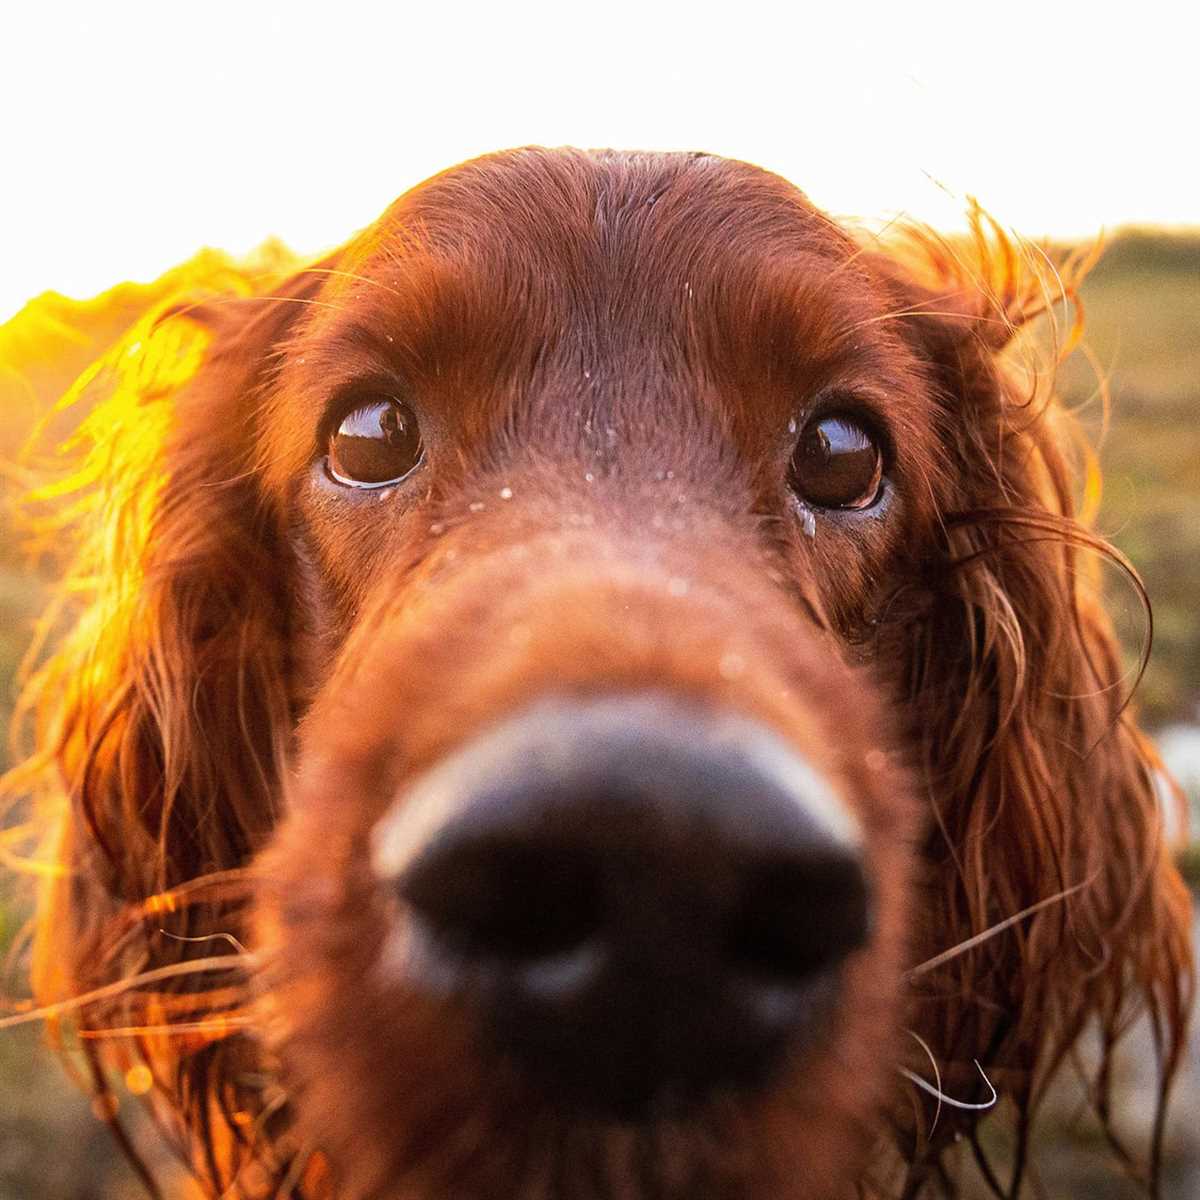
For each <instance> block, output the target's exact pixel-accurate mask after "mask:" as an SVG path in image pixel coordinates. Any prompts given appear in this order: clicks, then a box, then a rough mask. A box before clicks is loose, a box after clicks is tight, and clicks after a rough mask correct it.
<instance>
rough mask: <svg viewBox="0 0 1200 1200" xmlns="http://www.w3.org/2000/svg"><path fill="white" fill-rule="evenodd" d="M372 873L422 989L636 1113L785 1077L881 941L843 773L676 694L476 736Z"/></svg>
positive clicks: (514, 723) (407, 809) (573, 711)
mask: <svg viewBox="0 0 1200 1200" xmlns="http://www.w3.org/2000/svg"><path fill="white" fill-rule="evenodd" d="M373 866H374V869H375V871H376V874H377V875H378V877H379V878H380V879H381V880H382V881H383V882H385V883H386V884H387V885H389V886H391V887H394V889H395V891H396V892H397V893H398V895H399V897H400V899H401V901H402V902H403V904H404V905H405V906H406V907H407V909H408V912H407V920H408V925H407V932H408V933H409V934H410V937H409V939H408V941H407V945H408V947H409V954H408V956H407V959H406V970H407V971H408V973H409V980H408V982H409V983H410V984H411V985H414V986H419V987H422V988H426V989H431V990H435V991H447V992H450V993H452V994H454V995H456V996H457V997H458V998H460V999H465V1000H466V1001H467V1002H468V1003H469V1004H472V1005H474V1006H476V1011H477V1012H478V1013H479V1015H480V1017H481V1018H482V1021H483V1026H484V1029H485V1030H486V1032H487V1034H488V1036H489V1038H490V1039H491V1040H493V1042H494V1046H495V1048H496V1049H498V1050H499V1051H500V1052H501V1053H502V1054H504V1055H506V1056H508V1057H509V1058H510V1059H511V1060H515V1061H516V1063H517V1064H518V1065H519V1066H520V1068H521V1069H522V1070H523V1071H524V1072H526V1073H527V1074H530V1075H532V1076H534V1077H536V1079H537V1080H538V1081H539V1084H540V1085H543V1086H545V1087H546V1088H548V1089H551V1090H553V1091H554V1092H555V1093H556V1095H557V1096H558V1097H559V1098H560V1099H562V1098H566V1099H567V1100H569V1101H572V1102H576V1103H578V1104H580V1105H583V1106H586V1107H592V1108H599V1109H601V1110H604V1111H606V1112H607V1113H608V1114H609V1115H615V1116H618V1117H626V1116H633V1115H635V1114H637V1113H638V1112H640V1111H643V1110H645V1109H646V1107H647V1106H648V1105H650V1104H651V1103H652V1102H654V1101H655V1100H658V1099H662V1100H664V1101H666V1102H668V1103H670V1102H675V1103H678V1102H687V1101H690V1100H694V1099H696V1098H698V1097H701V1096H703V1095H705V1094H707V1093H709V1092H710V1091H712V1090H713V1089H715V1088H720V1087H724V1086H743V1087H745V1086H755V1085H758V1084H762V1083H764V1082H766V1081H767V1080H769V1078H770V1076H771V1073H772V1069H773V1068H774V1067H776V1066H778V1065H779V1064H780V1063H781V1062H782V1061H783V1060H784V1059H785V1058H786V1057H788V1055H789V1054H791V1053H792V1052H793V1051H794V1050H796V1049H797V1048H798V1047H799V1046H800V1045H801V1044H802V1043H803V1040H804V1038H805V1036H806V1035H808V1036H811V1035H813V1034H814V1033H816V1032H818V1031H819V1030H820V1028H821V1025H822V1022H823V1021H825V1020H827V1019H829V1018H830V1017H831V1016H832V1013H833V1010H834V1008H835V1007H836V1002H837V993H838V983H839V980H838V976H839V972H838V970H837V968H838V966H839V964H840V963H841V962H842V961H843V960H844V959H845V958H846V956H847V955H849V954H850V953H851V952H852V951H853V950H855V949H856V948H857V947H859V946H861V945H863V944H864V942H865V941H866V940H867V939H868V938H869V936H870V924H871V903H870V888H869V882H868V879H867V875H866V871H865V869H864V863H863V855H862V847H861V840H860V836H859V831H858V827H857V824H856V822H855V820H854V818H853V817H852V816H851V814H850V813H849V812H848V810H847V809H846V808H845V807H844V806H843V804H842V803H841V801H840V800H839V799H838V798H837V796H836V794H835V792H834V791H833V789H832V787H831V786H830V784H829V783H828V781H827V780H825V779H824V778H823V777H822V776H821V775H820V774H818V773H817V772H816V771H815V770H814V769H813V767H812V766H810V765H809V764H808V762H807V761H806V760H805V759H804V758H803V757H802V756H801V755H800V754H799V753H798V752H797V751H796V750H795V749H794V748H792V747H791V746H790V745H789V744H788V743H787V742H785V741H784V740H783V739H782V738H780V737H779V736H777V735H775V734H774V733H772V732H771V731H769V730H768V729H766V728H765V727H764V726H762V725H760V724H757V723H755V722H753V721H751V720H749V719H746V718H743V717H738V716H733V715H728V714H724V715H722V714H713V713H711V712H707V711H704V710H701V709H699V708H693V707H692V706H690V705H685V704H683V703H681V702H679V701H675V700H671V699H667V698H665V697H657V696H645V695H635V696H624V697H612V698H603V699H594V700H589V701H584V700H561V701H556V702H553V703H552V702H549V701H547V702H543V703H542V704H540V705H538V706H536V707H534V708H531V709H529V710H526V711H525V712H524V713H523V714H521V715H519V716H517V717H515V718H514V719H512V720H510V721H508V722H506V723H505V724H503V725H501V726H499V727H496V728H494V729H492V730H491V731H490V732H488V733H485V734H484V735H482V736H480V737H478V738H476V739H475V740H473V741H471V742H469V743H468V744H466V745H465V746H464V747H462V748H461V749H460V750H458V751H457V752H456V753H454V754H453V755H452V756H451V757H450V758H448V759H446V760H444V761H443V762H442V763H441V764H440V765H439V766H437V767H435V768H434V769H433V770H431V771H430V772H429V773H427V774H426V775H425V776H423V777H422V778H420V779H419V780H418V781H417V782H416V783H415V784H414V785H413V786H412V787H411V788H410V789H409V790H408V791H407V792H406V793H405V795H404V796H402V797H401V798H400V799H399V800H398V801H397V802H396V804H395V805H394V807H393V809H392V810H391V811H390V812H389V813H388V814H387V815H386V816H385V818H384V819H383V820H382V821H381V822H380V824H379V825H378V827H377V828H376V830H375V836H374V842H373Z"/></svg>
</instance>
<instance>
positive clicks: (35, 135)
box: [0, 0, 1200, 320]
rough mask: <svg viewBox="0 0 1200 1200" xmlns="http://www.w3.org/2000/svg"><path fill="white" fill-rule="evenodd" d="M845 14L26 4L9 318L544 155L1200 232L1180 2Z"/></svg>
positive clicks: (900, 206)
mask: <svg viewBox="0 0 1200 1200" xmlns="http://www.w3.org/2000/svg"><path fill="white" fill-rule="evenodd" d="M828 8H829V6H821V7H820V8H818V7H817V6H806V5H791V6H780V5H776V4H774V3H766V2H765V0H751V2H749V3H739V4H736V5H726V6H714V7H712V8H711V9H705V8H703V7H699V8H698V7H695V6H692V5H683V4H680V3H675V2H671V3H664V4H659V5H647V4H634V3H631V2H630V0H613V2H611V3H609V2H605V3H602V4H592V5H586V6H585V5H566V6H564V5H551V4H549V3H548V2H546V0H529V2H525V3H513V4H503V5H490V6H483V5H479V6H470V7H469V9H468V11H467V12H464V11H462V10H461V9H459V8H455V7H451V8H447V9H442V10H435V9H434V8H433V7H431V6H407V5H405V6H395V7H394V8H388V7H386V6H378V5H374V4H370V5H369V4H366V3H365V2H363V0H347V2H346V3H343V4H339V5H337V6H336V8H334V9H330V8H329V7H328V6H327V5H316V4H312V5H308V4H294V5H288V6H278V5H262V6H258V5H241V6H237V7H235V6H233V5H232V4H226V3H214V4H212V5H208V6H205V8H204V9H203V10H197V9H195V8H194V7H190V6H178V5H149V4H140V3H131V4H127V5H121V6H116V7H107V6H95V5H84V4H82V3H80V2H78V0H68V2H66V3H62V4H56V5H50V6H37V5H21V6H16V7H15V8H14V10H13V11H12V13H10V14H9V17H8V21H7V28H6V39H5V40H6V43H7V44H8V46H9V47H10V50H11V51H12V53H11V54H10V55H9V58H8V61H7V62H6V65H5V70H4V73H3V77H0V103H2V106H3V111H4V112H5V113H7V114H8V116H9V121H8V122H7V126H6V136H5V151H4V161H5V170H4V175H5V180H6V182H5V187H4V189H3V206H4V210H3V221H2V222H0V228H2V229H3V233H2V235H0V236H2V237H3V244H2V245H0V253H2V258H0V261H2V262H3V264H4V269H3V272H2V273H0V320H3V319H5V318H6V317H7V316H9V315H11V313H13V312H14V311H16V310H17V309H18V308H19V307H20V306H21V304H22V303H23V302H24V301H25V300H27V299H28V298H30V297H31V296H33V295H35V294H36V293H39V292H41V291H42V290H44V289H48V288H52V289H57V290H59V291H62V292H65V293H67V294H70V295H74V296H87V295H93V294H95V293H97V292H99V291H102V290H103V289H104V288H106V287H108V286H110V285H111V284H113V283H114V282H116V281H117V280H119V279H125V278H134V279H143V280H147V279H153V278H155V277H156V276H157V275H159V274H160V273H161V272H162V271H163V270H165V269H166V268H168V267H170V266H172V265H173V264H175V263H177V262H181V261H183V260H184V259H186V258H189V257H190V256H191V255H192V254H193V253H194V251H195V250H196V249H197V248H198V247H199V246H201V245H204V244H209V245H217V246H221V247H223V248H225V249H228V250H230V251H232V252H234V253H235V254H241V253H244V252H245V251H247V250H248V249H250V248H251V247H252V246H254V245H255V244H257V243H258V242H260V241H261V240H262V239H263V238H265V237H267V236H268V235H272V234H274V235H278V236H279V237H281V238H283V239H284V240H285V241H286V242H288V243H289V244H291V245H292V246H294V247H295V248H296V249H297V250H298V251H300V252H302V253H309V252H315V251H317V250H319V249H321V248H322V247H324V246H329V245H332V244H335V243H337V242H340V241H342V240H343V239H344V238H345V237H346V236H347V235H348V234H349V233H350V232H351V231H353V230H354V229H355V228H358V227H361V226H362V225H363V224H365V223H366V222H368V221H369V220H371V219H372V218H373V217H374V216H376V215H377V214H378V212H379V211H380V210H381V209H382V208H383V207H384V206H385V205H386V204H387V203H388V201H390V200H391V199H392V198H393V197H394V196H396V195H397V194H398V193H399V192H401V191H402V190H403V189H404V188H406V187H407V186H409V185H410V184H412V183H414V182H417V181H418V180H420V179H422V178H423V177H425V176H426V175H428V174H430V173H432V172H433V171H436V170H439V169H441V168H442V167H445V166H447V165H450V164H452V163H454V162H457V161H459V160H461V159H463V158H465V157H468V156H471V155H474V154H478V153H480V152H483V151H486V150H491V149H496V148H499V147H503V146H508V145H514V144H521V143H527V142H541V143H546V144H551V145H555V144H562V143H570V144H576V145H593V146H594V145H616V146H628V147H643V148H662V149H672V148H703V149H708V150H713V151H716V152H719V153H722V154H727V155H732V156H735V157H739V158H746V159H750V160H752V161H755V162H758V163H761V164H762V165H764V166H767V167H770V168H772V169H774V170H777V171H779V172H781V173H782V174H784V175H786V176H788V177H789V178H790V179H792V180H793V181H795V182H796V183H798V184H799V185H800V186H801V187H804V188H805V189H806V190H807V191H808V192H809V193H810V195H811V196H812V198H813V199H814V200H815V201H816V202H817V203H818V204H820V205H822V206H824V207H826V208H829V209H831V210H832V211H834V212H835V213H837V214H840V215H859V216H862V217H864V218H867V219H869V220H871V221H879V220H886V219H887V218H888V217H889V216H890V215H892V214H894V213H896V212H897V211H899V210H904V211H907V212H908V213H910V214H911V215H913V216H916V217H919V218H921V219H923V220H926V221H929V222H931V223H933V224H935V225H938V226H942V227H946V226H953V225H956V224H957V223H958V221H959V218H960V214H961V213H962V211H963V209H964V207H965V198H966V196H967V195H968V194H974V195H977V196H979V198H980V199H981V200H982V201H983V203H984V204H985V205H987V207H988V208H989V209H990V210H991V211H993V212H995V213H996V214H997V215H998V216H999V217H1000V219H1001V220H1002V221H1003V222H1004V223H1005V224H1006V225H1010V226H1013V227H1015V228H1017V229H1018V230H1020V231H1021V232H1022V233H1025V234H1028V235H1030V236H1034V237H1037V236H1040V235H1043V234H1046V233H1051V234H1057V235H1069V236H1070V235H1080V234H1089V233H1094V232H1095V231H1096V230H1097V229H1098V228H1099V227H1100V226H1108V227H1109V228H1112V227H1114V226H1117V225H1120V224H1125V223H1131V222H1140V223H1155V222H1157V223H1176V224H1179V223H1192V222H1196V221H1198V220H1200V184H1198V181H1197V175H1196V170H1195V165H1194V155H1193V153H1192V152H1191V150H1190V149H1189V148H1188V147H1189V146H1190V145H1191V133H1192V131H1191V129H1190V128H1189V125H1190V123H1191V122H1192V120H1193V119H1194V117H1195V114H1196V113H1197V111H1200V103H1198V102H1197V96H1198V90H1197V83H1196V73H1195V72H1194V70H1193V63H1192V61H1191V60H1192V56H1193V47H1192V44H1191V39H1189V38H1188V37H1186V36H1182V30H1181V29H1180V28H1179V27H1178V26H1179V21H1180V20H1181V18H1180V17H1179V16H1178V15H1174V16H1173V15H1171V11H1170V10H1168V9H1167V8H1166V6H1165V4H1157V3H1156V0H1152V2H1151V3H1148V4H1142V5H1139V6H1138V7H1137V9H1136V11H1132V10H1119V15H1113V16H1105V15H1104V14H1103V12H1102V10H1100V9H1097V8H1095V7H1094V6H1086V7H1085V6H1083V5H1076V4H1069V3H1067V4H1060V5H1047V4H1042V3H1039V4H1034V3H1033V2H1032V0H1014V3H1011V4H1008V5H1006V6H1005V7H1004V10H1003V13H1000V12H999V11H998V10H997V9H995V7H994V6H982V5H963V4H949V3H926V4H921V5H916V6H913V5H898V4H890V5H886V6H885V5H882V4H878V5H875V4H867V5H857V6H850V5H842V6H833V11H826V9H828ZM1113 11H1114V14H1116V13H1117V12H1118V10H1113ZM1116 21H1119V22H1120V23H1119V24H1112V23H1109V22H1116ZM22 114H24V115H22Z"/></svg>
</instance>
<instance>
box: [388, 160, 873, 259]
mask: <svg viewBox="0 0 1200 1200" xmlns="http://www.w3.org/2000/svg"><path fill="white" fill-rule="evenodd" d="M381 225H382V229H381V232H382V234H383V238H384V240H385V241H386V240H387V235H388V234H389V233H392V234H394V235H395V236H396V237H397V238H398V239H399V240H401V241H402V242H404V243H407V244H411V243H413V242H416V243H419V244H421V245H422V246H423V247H425V248H427V249H432V250H434V251H435V252H441V253H445V254H449V255H454V254H456V253H464V252H465V253H470V251H471V250H472V248H474V247H476V246H478V245H479V244H480V242H481V241H486V242H487V244H488V245H489V246H497V245H498V246H505V245H507V246H508V247H510V248H511V250H512V251H513V253H514V254H517V255H524V256H527V257H532V258H535V259H538V260H540V261H544V260H545V259H546V256H547V254H548V253H550V252H556V253H557V254H558V255H559V256H560V257H561V258H563V259H568V258H570V257H572V256H574V257H576V258H580V257H582V258H587V259H588V260H589V261H590V262H591V263H593V265H594V262H595V261H596V260H597V259H604V260H607V261H609V262H610V263H611V262H613V261H617V260H621V259H623V258H638V257H642V258H644V257H646V256H647V255H653V256H655V257H656V258H659V259H662V258H664V257H666V258H670V257H674V258H680V257H682V258H685V259H694V258H696V257H697V256H699V255H702V254H703V255H707V256H708V257H709V258H710V259H711V258H712V257H713V256H714V255H717V254H719V253H720V252H721V251H722V250H726V251H731V250H733V249H735V248H736V250H737V252H738V253H740V254H743V255H745V254H747V253H755V252H758V253H765V254H770V255H773V256H778V255H790V254H796V253H813V252H817V253H822V252H824V253H832V254H835V255H836V254H837V253H838V252H839V251H843V250H847V249H849V250H852V249H853V243H852V242H851V240H850V239H849V238H848V237H847V235H846V234H845V233H844V232H843V231H842V230H841V229H839V228H838V227H837V226H836V225H835V224H834V223H833V222H831V221H830V220H829V219H828V218H827V217H825V216H824V214H822V213H821V212H819V211H818V210H817V209H816V208H814V207H813V205H812V204H811V203H810V202H809V201H808V199H807V198H806V197H805V196H804V194H803V193H802V192H801V191H800V190H799V189H798V188H796V187H795V186H793V185H792V184H790V183H788V182H787V181H786V180H784V179H782V178H781V177H779V176H777V175H774V174H772V173H771V172H769V171H765V170H763V169H762V168H760V167H755V166H752V165H750V164H749V163H744V162H738V161H735V160H731V159H725V158H721V157H719V156H717V155H712V154H702V153H679V152H676V153H653V152H636V151H634V152H630V151H609V150H600V151H580V150H569V149H564V150H546V149H541V148H528V149H522V150H511V151H504V152H501V153H498V154H491V155H487V156H485V157H483V158H478V159H474V160H472V161H470V162H467V163H463V164H461V165H460V166H457V167H454V168H451V169H450V170H448V171H445V172H443V173H441V174H440V175H435V176H434V177H433V178H432V179H430V180H427V181H426V182H425V183H423V184H421V185H419V186H418V187H416V188H414V189H413V190H412V191H410V192H408V193H407V194H406V195H404V196H402V197H401V198H400V199H399V200H398V201H397V202H396V204H394V205H393V206H392V208H391V209H389V211H388V212H387V213H386V214H385V216H384V218H383V221H382V223H381Z"/></svg>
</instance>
